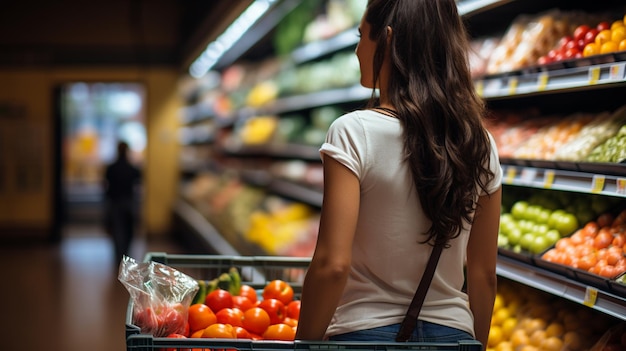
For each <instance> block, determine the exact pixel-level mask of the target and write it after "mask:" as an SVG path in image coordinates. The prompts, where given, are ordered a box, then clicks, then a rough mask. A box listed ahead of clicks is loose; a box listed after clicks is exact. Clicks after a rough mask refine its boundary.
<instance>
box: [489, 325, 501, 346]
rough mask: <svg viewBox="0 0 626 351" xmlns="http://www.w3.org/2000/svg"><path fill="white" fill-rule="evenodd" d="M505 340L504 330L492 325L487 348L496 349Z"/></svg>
mask: <svg viewBox="0 0 626 351" xmlns="http://www.w3.org/2000/svg"><path fill="white" fill-rule="evenodd" d="M503 340H504V335H503V334H502V328H500V327H499V326H497V325H492V326H491V328H490V329H489V337H488V339H487V347H496V346H497V345H498V344H499V343H501V342H502V341H503Z"/></svg>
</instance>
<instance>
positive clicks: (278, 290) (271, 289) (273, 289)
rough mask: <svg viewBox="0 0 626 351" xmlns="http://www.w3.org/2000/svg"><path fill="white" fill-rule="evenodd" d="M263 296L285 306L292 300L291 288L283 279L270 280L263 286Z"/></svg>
mask: <svg viewBox="0 0 626 351" xmlns="http://www.w3.org/2000/svg"><path fill="white" fill-rule="evenodd" d="M263 298H264V299H265V300H267V299H276V300H278V301H280V302H282V303H283V304H284V305H285V306H287V305H289V303H290V302H291V301H293V288H292V287H291V285H289V283H287V282H285V281H283V280H279V279H276V280H272V281H271V282H269V283H267V284H266V285H265V287H264V288H263Z"/></svg>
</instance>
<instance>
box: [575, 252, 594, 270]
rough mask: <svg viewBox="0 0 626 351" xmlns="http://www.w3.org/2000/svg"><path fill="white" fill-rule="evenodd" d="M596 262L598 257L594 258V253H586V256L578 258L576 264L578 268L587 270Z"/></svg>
mask: <svg viewBox="0 0 626 351" xmlns="http://www.w3.org/2000/svg"><path fill="white" fill-rule="evenodd" d="M597 263H598V259H597V258H596V255H587V256H583V257H581V258H580V259H579V260H578V263H577V266H578V268H579V269H582V270H585V271H588V270H589V269H591V268H592V267H593V266H595V265H596V264H597Z"/></svg>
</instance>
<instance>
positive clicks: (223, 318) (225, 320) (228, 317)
mask: <svg viewBox="0 0 626 351" xmlns="http://www.w3.org/2000/svg"><path fill="white" fill-rule="evenodd" d="M215 317H217V323H221V324H230V325H232V326H233V327H243V312H242V311H241V310H240V309H238V308H222V309H221V310H219V312H217V313H216V314H215Z"/></svg>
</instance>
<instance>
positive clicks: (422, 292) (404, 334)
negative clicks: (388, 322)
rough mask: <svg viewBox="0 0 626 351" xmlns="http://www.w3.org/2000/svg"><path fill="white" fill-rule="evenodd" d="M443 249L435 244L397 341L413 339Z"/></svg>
mask: <svg viewBox="0 0 626 351" xmlns="http://www.w3.org/2000/svg"><path fill="white" fill-rule="evenodd" d="M442 249H443V245H441V244H435V247H433V251H432V252H431V253H430V258H429V259H428V263H427V264H426V270H425V271H424V275H423V276H422V279H421V280H420V284H419V286H418V287H417V291H416V292H415V296H413V300H411V304H410V305H409V309H408V311H407V312H406V316H405V317H404V320H403V321H402V324H401V325H400V330H399V331H398V334H397V335H396V341H407V340H409V338H410V337H411V334H413V331H414V330H415V327H416V326H417V317H418V316H419V314H420V310H421V309H422V304H423V303H424V299H425V298H426V293H427V292H428V287H429V286H430V282H431V281H432V280H433V276H434V275H435V268H437V262H439V256H441V251H442Z"/></svg>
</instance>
